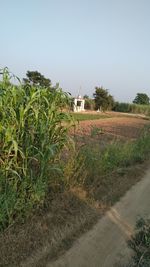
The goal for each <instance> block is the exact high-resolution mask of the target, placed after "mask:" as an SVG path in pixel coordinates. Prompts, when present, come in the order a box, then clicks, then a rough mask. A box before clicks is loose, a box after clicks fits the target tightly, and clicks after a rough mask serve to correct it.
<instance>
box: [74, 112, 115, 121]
mask: <svg viewBox="0 0 150 267" xmlns="http://www.w3.org/2000/svg"><path fill="white" fill-rule="evenodd" d="M72 116H73V118H74V119H75V120H77V121H85V120H99V119H106V118H111V116H110V115H108V114H88V113H82V114H81V113H73V114H72Z"/></svg>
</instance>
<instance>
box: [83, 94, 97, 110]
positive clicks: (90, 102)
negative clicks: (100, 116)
mask: <svg viewBox="0 0 150 267" xmlns="http://www.w3.org/2000/svg"><path fill="white" fill-rule="evenodd" d="M84 99H85V105H84V108H85V109H87V110H95V101H94V99H91V98H85V96H84Z"/></svg>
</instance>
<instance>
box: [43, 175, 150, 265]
mask: <svg viewBox="0 0 150 267" xmlns="http://www.w3.org/2000/svg"><path fill="white" fill-rule="evenodd" d="M149 215H150V170H149V172H148V173H147V174H146V175H145V177H144V178H143V179H142V180H141V181H140V182H139V183H137V184H136V185H135V186H134V187H132V188H131V189H130V190H129V191H128V192H127V193H126V195H125V196H124V197H123V198H122V199H121V200H120V201H119V202H118V203H117V204H116V205H115V206H114V207H112V208H111V210H110V211H109V212H107V213H106V215H105V216H104V217H103V218H102V219H101V220H100V221H99V222H98V223H97V224H96V225H95V226H94V228H93V229H92V230H91V231H89V232H88V233H86V234H85V235H83V236H82V237H81V238H80V239H79V240H78V241H77V242H76V243H75V244H74V246H73V247H72V248H71V249H70V250H68V251H67V252H66V254H65V255H64V256H62V257H60V258H59V259H58V260H57V261H55V262H52V263H49V264H47V267H113V266H116V263H118V262H120V263H121V264H122V263H125V262H127V260H128V259H129V257H130V255H131V251H130V250H129V249H128V247H127V245H126V240H127V239H128V238H129V237H130V235H131V234H132V232H133V228H134V226H135V222H136V220H137V218H138V216H149Z"/></svg>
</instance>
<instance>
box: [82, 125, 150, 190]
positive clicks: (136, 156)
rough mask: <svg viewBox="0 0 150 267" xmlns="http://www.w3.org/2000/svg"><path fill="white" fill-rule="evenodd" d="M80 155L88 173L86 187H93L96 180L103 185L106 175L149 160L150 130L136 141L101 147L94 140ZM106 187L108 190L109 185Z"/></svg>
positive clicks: (146, 130)
mask: <svg viewBox="0 0 150 267" xmlns="http://www.w3.org/2000/svg"><path fill="white" fill-rule="evenodd" d="M101 133H103V132H101ZM92 134H93V129H92ZM83 141H84V139H83ZM80 153H81V155H82V157H83V158H84V163H85V169H86V172H87V177H86V179H84V181H85V185H92V183H93V182H94V181H95V180H97V181H98V183H99V185H101V183H102V184H103V183H104V179H103V177H105V176H106V175H109V174H112V173H113V172H114V171H118V170H121V169H124V168H126V167H129V166H132V165H133V164H136V163H142V162H143V161H144V160H146V159H148V158H149V156H150V134H149V128H147V129H145V130H144V132H143V134H142V135H141V137H140V138H138V139H137V140H136V141H130V142H129V141H128V142H121V141H112V142H111V143H110V144H108V143H106V144H104V143H102V144H101V145H100V143H99V141H97V143H96V142H95V140H94V143H92V141H91V142H90V143H88V144H85V145H84V146H83V147H82V148H81V150H80ZM105 182H106V181H105ZM105 186H106V189H107V184H105Z"/></svg>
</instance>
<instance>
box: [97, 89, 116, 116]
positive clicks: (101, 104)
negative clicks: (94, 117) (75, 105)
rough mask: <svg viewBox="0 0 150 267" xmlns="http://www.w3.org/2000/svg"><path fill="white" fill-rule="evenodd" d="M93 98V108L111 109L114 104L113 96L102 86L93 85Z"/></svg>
mask: <svg viewBox="0 0 150 267" xmlns="http://www.w3.org/2000/svg"><path fill="white" fill-rule="evenodd" d="M93 96H94V98H95V108H96V109H101V110H102V111H105V110H108V109H109V110H110V109H112V107H113V105H114V98H113V96H112V95H110V94H109V92H108V90H107V89H104V88H103V87H95V93H94V94H93Z"/></svg>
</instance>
